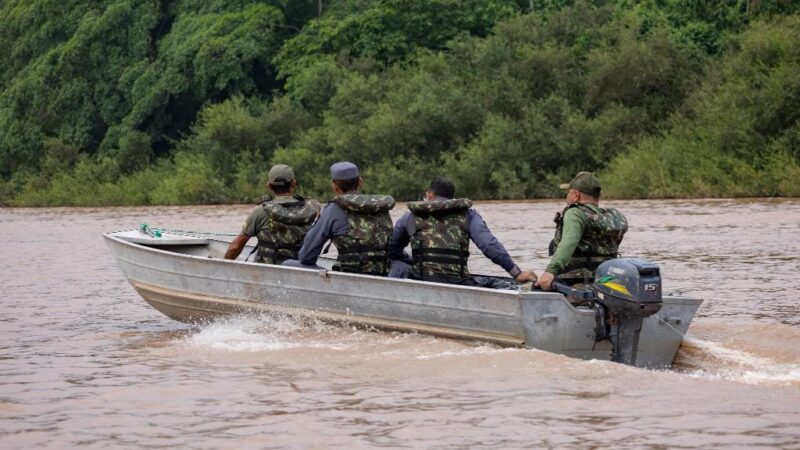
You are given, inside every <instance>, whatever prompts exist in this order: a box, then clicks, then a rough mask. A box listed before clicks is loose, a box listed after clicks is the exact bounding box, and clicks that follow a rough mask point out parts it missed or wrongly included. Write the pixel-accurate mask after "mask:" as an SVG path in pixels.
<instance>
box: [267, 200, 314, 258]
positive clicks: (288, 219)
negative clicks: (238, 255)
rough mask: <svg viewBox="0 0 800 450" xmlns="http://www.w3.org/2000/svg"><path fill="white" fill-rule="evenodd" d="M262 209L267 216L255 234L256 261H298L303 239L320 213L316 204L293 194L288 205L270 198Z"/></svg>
mask: <svg viewBox="0 0 800 450" xmlns="http://www.w3.org/2000/svg"><path fill="white" fill-rule="evenodd" d="M261 206H262V207H263V208H264V211H266V213H267V224H266V227H265V228H262V229H260V230H258V233H257V236H258V253H257V255H256V262H260V263H266V264H281V263H282V262H284V261H286V260H287V259H297V252H298V251H300V247H301V246H302V245H303V238H304V237H305V236H306V233H308V230H309V229H311V225H312V224H313V223H314V220H315V219H316V218H317V215H318V214H319V204H318V203H317V202H316V201H313V200H312V201H306V200H305V199H304V198H303V197H300V196H299V195H296V196H294V198H293V201H290V202H277V201H275V200H274V199H272V198H270V199H269V200H267V201H266V202H264V203H262V204H261Z"/></svg>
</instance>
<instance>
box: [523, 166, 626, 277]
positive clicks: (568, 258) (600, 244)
mask: <svg viewBox="0 0 800 450" xmlns="http://www.w3.org/2000/svg"><path fill="white" fill-rule="evenodd" d="M559 187H560V188H561V189H567V207H566V208H564V211H562V212H561V213H558V214H556V218H555V222H556V233H555V237H554V238H553V241H552V242H551V243H550V256H552V258H551V260H550V264H548V265H547V268H546V269H545V272H544V273H543V274H542V275H541V276H540V277H539V281H538V282H537V283H536V284H537V286H540V287H541V288H542V289H545V290H551V289H553V281H555V280H558V281H561V282H563V283H565V284H576V283H589V282H590V281H591V280H592V279H593V278H594V271H595V269H596V268H597V266H599V265H600V263H602V262H604V261H607V260H609V259H613V258H617V256H618V251H619V245H620V243H621V242H622V237H623V236H624V235H625V232H626V231H628V220H627V219H626V218H625V216H624V215H623V214H622V213H621V212H619V211H617V210H616V209H614V208H601V207H600V206H599V202H600V191H601V187H600V180H598V179H597V177H595V176H594V175H593V174H592V173H590V172H580V173H578V175H576V176H575V178H573V179H572V181H570V182H569V183H567V184H562V185H560V186H559Z"/></svg>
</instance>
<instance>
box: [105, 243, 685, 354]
mask: <svg viewBox="0 0 800 450" xmlns="http://www.w3.org/2000/svg"><path fill="white" fill-rule="evenodd" d="M104 237H105V240H106V243H107V244H108V246H109V249H110V251H111V253H112V255H113V256H114V257H115V259H116V260H117V262H118V264H119V266H120V269H121V270H122V272H123V274H124V275H125V276H126V278H127V279H128V281H129V282H130V283H131V285H132V286H133V287H134V288H135V289H136V291H137V292H138V293H139V295H141V296H142V297H143V298H144V299H145V300H146V301H147V302H148V303H150V305H152V306H153V307H154V308H155V309H157V310H158V311H160V312H162V313H163V314H165V315H166V316H168V317H170V318H172V319H175V320H179V321H183V322H202V321H206V320H213V319H215V318H217V317H220V316H224V315H229V314H243V313H244V314H248V313H262V312H267V313H279V314H292V315H299V316H307V317H315V318H318V319H322V320H326V321H345V322H349V323H353V324H357V325H364V326H371V327H376V328H381V329H392V330H402V331H416V332H421V333H429V334H434V335H439V336H446V337H451V338H460V339H474V340H482V341H488V342H493V343H497V344H500V345H506V346H525V347H530V348H538V349H542V350H546V351H551V352H555V353H561V354H565V355H568V356H573V357H579V358H584V359H605V360H608V359H610V355H611V345H610V343H609V342H608V341H600V342H596V341H595V339H594V335H595V332H594V324H595V322H594V311H593V310H591V309H589V308H576V307H574V306H573V305H571V304H570V303H569V301H567V300H566V298H565V297H564V296H563V295H561V294H559V293H554V292H542V291H506V290H495V289H486V288H476V287H467V286H453V285H446V284H437V283H427V282H420V281H414V280H401V279H390V278H383V277H373V276H368V275H358V274H347V273H340V272H333V271H328V270H319V271H317V270H309V269H300V268H292V267H283V266H274V265H265V264H256V263H249V262H244V261H229V260H224V259H222V258H221V255H222V254H223V252H224V248H225V247H226V246H227V243H226V242H221V241H215V240H213V239H210V240H209V242H208V243H206V244H198V243H191V244H190V243H187V245H184V246H175V247H170V246H166V245H146V243H141V242H140V243H134V242H130V241H128V240H126V239H125V237H126V236H125V234H124V233H108V234H105V235H104ZM195 238H196V237H195ZM156 244H157V243H156ZM176 249H179V250H180V251H176ZM700 302H701V301H700V300H697V299H689V298H675V297H666V298H665V299H664V306H663V307H662V310H661V311H659V313H658V314H656V315H655V316H651V317H649V318H647V319H645V321H644V324H643V328H642V333H641V340H640V344H639V352H638V356H637V365H639V366H645V367H654V368H660V367H668V366H669V365H670V364H671V363H672V360H673V358H674V356H675V353H676V352H677V350H678V347H679V346H680V343H681V340H682V334H684V333H685V332H686V330H687V329H688V327H689V324H690V323H691V320H692V318H693V316H694V313H695V312H696V310H697V308H698V306H699V305H700Z"/></svg>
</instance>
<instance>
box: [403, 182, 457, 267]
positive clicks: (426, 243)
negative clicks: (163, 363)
mask: <svg viewBox="0 0 800 450" xmlns="http://www.w3.org/2000/svg"><path fill="white" fill-rule="evenodd" d="M471 206H472V202H471V201H470V200H469V199H466V198H458V199H451V200H445V201H433V202H410V203H409V204H408V209H410V210H411V213H412V214H413V215H414V225H415V226H416V229H417V230H416V232H415V233H414V235H413V236H411V251H412V254H413V257H414V263H413V265H412V267H411V277H412V278H415V279H417V280H425V279H426V278H431V277H436V278H449V279H453V280H454V281H456V280H460V279H464V278H466V277H468V276H469V270H468V269H467V260H468V259H469V239H470V235H469V213H468V212H469V208H470V207H471Z"/></svg>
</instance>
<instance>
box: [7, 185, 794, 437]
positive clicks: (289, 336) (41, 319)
mask: <svg viewBox="0 0 800 450" xmlns="http://www.w3.org/2000/svg"><path fill="white" fill-rule="evenodd" d="M607 204H611V205H613V206H615V207H617V208H619V209H621V210H622V211H623V212H624V213H625V214H626V215H627V216H628V218H629V221H630V231H629V233H628V235H627V236H626V238H625V241H624V242H623V245H622V248H621V251H622V252H623V254H624V255H625V256H640V257H643V258H646V259H649V260H652V261H654V262H657V263H658V264H660V265H661V268H662V276H663V278H664V290H665V291H666V292H671V291H672V292H682V293H684V294H685V295H690V296H695V297H701V298H703V299H704V300H705V302H704V303H703V305H702V306H701V308H700V310H699V312H698V315H697V317H696V318H695V322H694V323H693V324H692V326H691V328H690V330H689V335H688V336H687V338H686V339H685V342H684V346H683V347H682V348H681V350H680V352H679V354H678V357H677V360H676V365H675V367H674V369H673V370H669V371H651V370H643V369H636V368H631V367H626V366H622V365H618V364H614V363H610V362H601V361H582V360H575V359H570V358H567V357H563V356H559V355H555V354H550V353H546V352H541V351H536V350H525V349H507V348H500V347H495V346H492V345H486V344H481V343H477V342H460V341H453V340H448V339H442V338H435V337H430V336H424V335H416V334H400V333H390V332H378V331H365V330H357V329H351V328H348V327H342V326H334V325H325V324H319V323H300V322H297V321H293V320H291V319H287V318H276V317H234V318H230V319H228V320H225V321H221V322H217V323H214V324H210V325H206V326H202V327H192V326H188V325H185V324H181V323H178V322H174V321H172V320H170V319H168V318H167V317H165V316H162V315H161V314H160V313H158V312H156V311H155V310H153V309H151V308H150V307H149V306H148V305H147V304H146V303H145V302H144V301H143V300H142V299H141V298H140V297H139V296H138V295H137V294H136V293H135V292H134V290H133V288H131V287H130V285H128V283H127V282H126V281H125V279H124V278H123V276H122V274H121V272H120V271H119V270H118V269H117V267H116V265H115V263H114V261H113V260H112V258H111V256H110V255H109V253H108V251H107V249H106V247H105V244H104V243H103V240H102V238H101V236H100V235H101V233H103V232H105V231H112V230H120V229H128V228H135V227H137V226H138V225H139V224H140V223H148V224H150V225H152V226H162V227H166V228H176V229H189V230H207V231H219V232H223V233H235V232H237V231H238V228H239V226H240V224H241V222H242V221H243V220H244V217H245V215H246V214H247V212H248V211H249V210H250V206H244V205H239V206H210V207H158V208H102V209H87V208H83V209H72V208H68V209H62V208H58V209H0V236H2V244H0V249H2V250H1V251H0V447H2V448H75V447H90V448H132V449H133V448H136V449H138V448H165V447H182V448H202V449H205V448H209V449H210V448H341V447H348V448H366V447H409V448H518V447H526V448H548V447H549V448H601V447H602V448H606V447H607V448H797V449H800V293H799V292H800V291H799V290H798V281H797V280H798V275H800V199H787V200H764V199H752V200H698V201H635V202H607ZM477 208H478V210H479V211H480V212H481V214H482V215H483V216H484V218H485V219H486V221H487V222H488V224H489V226H490V228H491V229H492V230H493V231H494V232H495V234H496V235H497V236H498V237H499V238H500V239H501V241H502V242H504V244H505V245H506V248H508V250H509V251H510V253H511V254H512V256H514V258H515V259H516V260H517V261H518V263H520V265H521V266H525V267H529V268H532V269H534V270H536V271H537V272H538V271H540V270H541V269H542V268H543V267H544V265H545V264H546V261H547V253H546V248H547V243H548V241H549V239H550V238H551V236H552V225H553V224H552V217H553V214H554V213H555V212H556V211H558V210H560V208H561V203H560V202H555V201H546V202H503V203H478V204H477ZM400 212H402V209H401V208H397V210H396V213H397V214H396V215H399V213H400ZM473 250H474V251H473V256H472V258H471V260H470V266H471V269H472V271H473V272H484V273H498V274H499V273H500V272H501V271H500V270H499V269H498V268H496V267H494V266H493V265H492V264H491V263H490V262H489V261H487V260H486V259H485V258H483V257H482V255H480V252H478V251H475V249H473Z"/></svg>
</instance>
